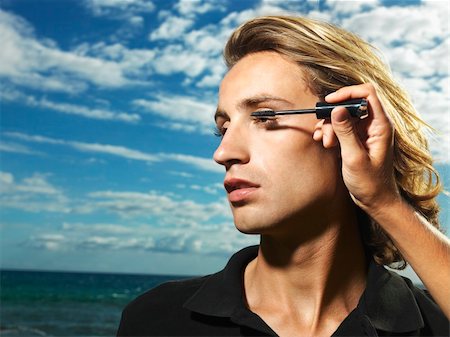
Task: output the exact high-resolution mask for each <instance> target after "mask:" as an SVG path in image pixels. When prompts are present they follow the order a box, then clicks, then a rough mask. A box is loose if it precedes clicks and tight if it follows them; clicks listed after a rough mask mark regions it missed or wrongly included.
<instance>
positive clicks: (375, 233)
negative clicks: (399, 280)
mask: <svg viewBox="0 0 450 337" xmlns="http://www.w3.org/2000/svg"><path fill="white" fill-rule="evenodd" d="M259 51H275V52H277V53H279V54H281V55H284V56H286V57H288V58H289V59H290V60H293V61H295V62H296V63H297V64H298V65H300V66H301V67H302V68H303V69H305V73H306V82H307V84H308V86H309V88H310V90H311V91H312V92H313V93H314V94H316V95H317V96H318V97H320V98H321V99H323V98H324V97H325V96H326V95H327V94H329V93H331V92H333V91H336V90H337V89H339V88H341V87H343V86H348V85H355V84H362V83H372V84H373V85H374V86H375V88H376V89H377V93H378V96H379V99H380V100H381V103H382V104H383V107H384V109H385V111H386V113H387V114H388V115H389V117H390V119H391V121H392V123H393V124H394V127H395V132H394V171H395V179H396V182H397V186H398V188H399V190H400V192H401V194H402V196H403V198H404V199H405V200H407V202H408V203H409V204H410V205H411V206H412V207H414V209H415V210H416V211H417V212H419V213H420V214H422V215H423V216H424V217H425V218H426V219H427V220H428V221H429V222H430V223H431V224H433V225H434V226H435V227H437V228H439V219H438V213H439V206H438V203H437V201H436V196H437V195H438V194H439V192H440V191H441V183H440V180H439V175H438V173H437V171H436V170H435V169H434V168H433V166H432V158H431V155H430V152H429V150H428V143H427V139H426V137H425V134H424V130H423V129H424V127H427V125H426V123H425V122H424V121H422V119H421V118H420V117H419V116H418V114H417V112H416V110H415V109H414V107H413V106H412V104H411V102H410V99H409V97H408V95H407V94H406V92H405V91H404V90H403V89H402V88H400V86H399V85H398V84H397V83H396V82H395V81H394V80H393V78H392V75H391V73H390V71H389V69H388V67H387V66H386V65H385V64H384V63H383V62H382V61H381V60H380V58H379V57H378V56H377V55H376V53H375V50H374V48H373V47H372V46H371V45H370V44H369V43H367V42H365V41H363V40H362V39H361V38H359V37H358V36H356V35H355V34H352V33H350V32H348V31H345V30H344V29H341V28H339V27H337V26H334V25H331V24H329V23H325V22H320V21H316V20H312V19H307V18H302V17H289V16H266V17H259V18H255V19H252V20H250V21H248V22H246V23H244V24H243V25H241V26H240V27H239V28H238V29H236V30H235V31H234V32H233V34H232V35H231V37H230V38H229V40H228V42H227V44H226V46H225V49H224V58H225V62H226V64H227V66H228V68H231V67H232V66H233V65H234V64H236V63H237V62H238V61H239V60H240V59H241V58H243V57H244V56H246V55H248V54H251V53H255V52H259ZM363 218H364V219H365V221H362V222H365V223H363V224H361V231H362V235H363V240H364V243H365V245H366V248H367V249H368V250H369V252H370V253H371V254H372V255H373V257H374V259H375V261H376V262H377V263H379V264H385V265H390V266H391V267H394V268H397V269H403V268H404V267H406V261H405V260H404V258H403V257H402V255H401V254H400V252H399V251H398V249H397V247H395V245H394V244H393V242H392V241H391V240H390V239H389V237H388V236H387V235H386V234H385V233H384V231H383V230H382V229H381V227H380V226H379V225H378V224H377V223H375V222H374V221H373V220H372V219H369V218H368V217H367V216H366V215H363Z"/></svg>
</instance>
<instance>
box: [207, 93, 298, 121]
mask: <svg viewBox="0 0 450 337" xmlns="http://www.w3.org/2000/svg"><path fill="white" fill-rule="evenodd" d="M267 102H282V103H287V104H290V105H292V102H290V101H288V100H287V99H284V98H282V97H278V96H273V95H270V94H259V95H256V96H252V97H248V98H244V99H243V100H241V101H240V102H239V104H238V108H239V109H242V110H248V109H250V108H255V107H256V106H257V105H258V104H261V103H267ZM218 118H224V119H229V116H228V114H227V113H226V111H225V110H223V109H221V108H220V107H217V110H216V113H215V114H214V120H215V121H217V119H218Z"/></svg>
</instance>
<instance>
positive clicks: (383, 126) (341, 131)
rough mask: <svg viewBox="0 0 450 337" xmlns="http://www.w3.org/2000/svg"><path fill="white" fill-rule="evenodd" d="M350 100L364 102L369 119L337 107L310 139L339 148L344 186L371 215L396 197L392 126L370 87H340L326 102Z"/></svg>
mask: <svg viewBox="0 0 450 337" xmlns="http://www.w3.org/2000/svg"><path fill="white" fill-rule="evenodd" d="M353 98H366V99H367V101H368V108H369V116H368V117H367V118H365V119H363V120H357V119H355V118H352V117H350V114H349V113H348V111H347V110H346V109H345V108H343V107H337V108H335V109H334V110H333V111H332V113H331V120H327V121H325V120H322V121H321V122H319V123H317V124H316V128H315V132H314V135H313V138H314V140H316V141H322V143H323V146H324V147H325V148H332V147H335V146H338V145H339V146H340V153H341V158H342V176H343V179H344V183H345V185H346V186H347V188H348V190H349V192H350V195H351V197H352V199H353V200H354V202H355V203H356V204H357V205H358V206H359V207H361V208H362V209H363V210H365V211H366V212H367V213H368V214H369V215H371V214H372V213H374V212H377V211H378V210H381V209H382V208H383V207H385V206H386V205H388V204H389V203H390V202H392V201H393V200H395V199H397V198H398V197H399V192H398V189H397V185H396V182H395V177H394V169H393V142H394V127H393V125H392V123H391V121H390V120H389V117H388V116H387V115H386V113H385V112H384V109H383V106H382V104H381V102H380V100H379V99H378V96H377V93H376V90H375V87H374V86H373V85H372V84H361V85H355V86H348V87H343V88H341V89H339V90H337V91H336V92H334V93H332V94H329V95H328V96H326V97H325V100H326V101H327V102H328V103H337V102H341V101H344V100H348V99H353Z"/></svg>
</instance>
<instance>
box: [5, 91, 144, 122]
mask: <svg viewBox="0 0 450 337" xmlns="http://www.w3.org/2000/svg"><path fill="white" fill-rule="evenodd" d="M0 99H1V100H3V101H11V102H18V103H21V104H25V105H27V106H30V107H38V108H40V109H44V110H45V109H48V110H53V111H57V112H60V113H64V114H69V115H77V116H81V117H85V118H90V119H99V120H118V121H122V122H128V123H133V122H137V121H139V120H140V119H141V117H140V116H139V115H138V114H129V113H125V112H114V111H110V110H105V109H98V108H94V109H92V108H88V107H86V106H82V105H76V104H69V103H58V102H53V101H50V100H48V99H47V98H40V99H38V98H36V97H35V96H33V95H25V94H24V93H21V92H19V91H17V90H13V89H4V90H2V91H1V92H0Z"/></svg>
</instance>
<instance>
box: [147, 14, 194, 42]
mask: <svg viewBox="0 0 450 337" xmlns="http://www.w3.org/2000/svg"><path fill="white" fill-rule="evenodd" d="M193 24H194V21H193V20H191V19H186V18H181V17H176V16H170V17H168V18H167V20H165V21H164V22H163V23H162V24H161V25H160V26H159V27H158V28H157V29H156V30H154V31H153V32H151V33H150V35H149V38H150V40H151V41H155V40H171V39H179V38H182V37H183V35H182V34H183V33H184V32H186V30H187V29H189V28H190V27H191V26H192V25H193Z"/></svg>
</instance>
